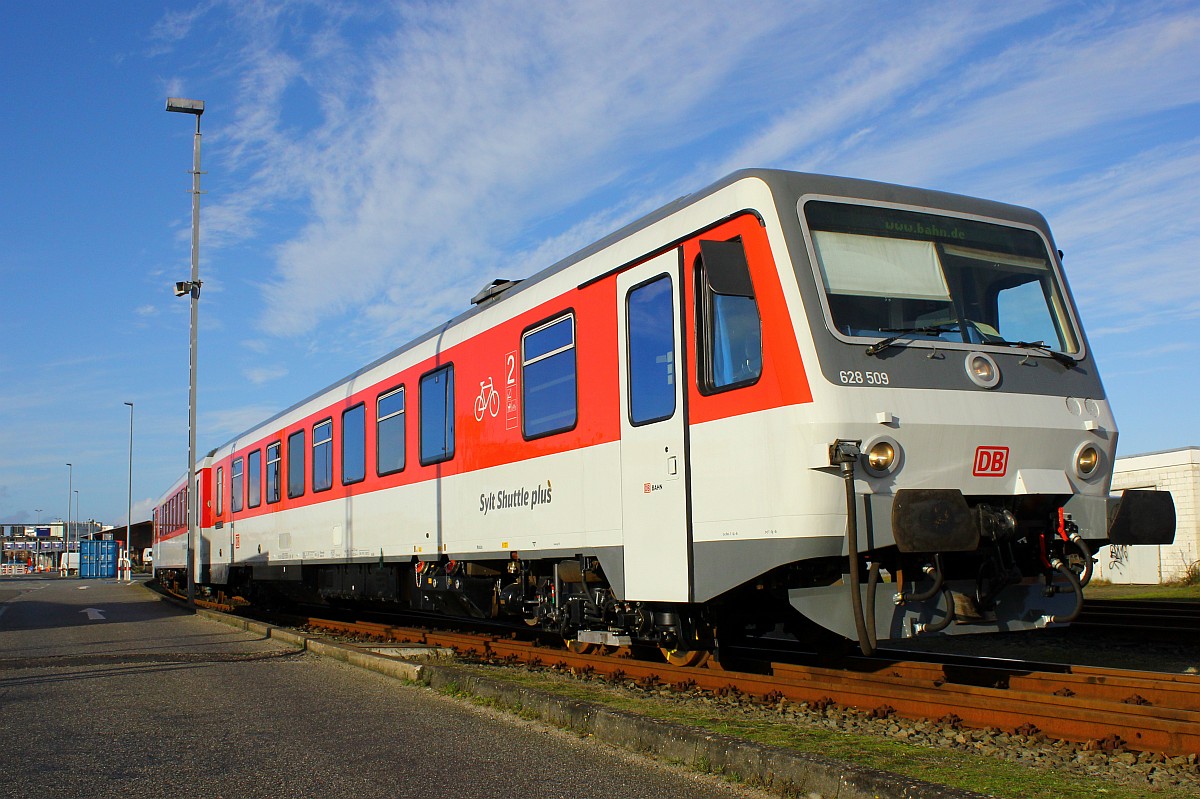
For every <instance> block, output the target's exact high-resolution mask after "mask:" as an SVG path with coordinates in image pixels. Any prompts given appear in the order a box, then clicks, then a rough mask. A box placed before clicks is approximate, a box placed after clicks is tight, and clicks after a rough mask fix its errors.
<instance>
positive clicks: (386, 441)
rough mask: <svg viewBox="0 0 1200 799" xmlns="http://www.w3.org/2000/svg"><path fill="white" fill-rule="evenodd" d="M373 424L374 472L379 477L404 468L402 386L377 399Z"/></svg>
mask: <svg viewBox="0 0 1200 799" xmlns="http://www.w3.org/2000/svg"><path fill="white" fill-rule="evenodd" d="M376 411H377V413H376V417H375V418H376V422H375V445H376V447H375V471H376V473H377V474H379V475H380V476H382V475H385V474H393V473H395V472H398V471H401V470H402V469H403V468H404V447H405V435H404V386H400V387H399V388H394V389H392V390H391V391H389V392H387V393H386V394H382V395H380V397H379V401H378V403H377V406H376Z"/></svg>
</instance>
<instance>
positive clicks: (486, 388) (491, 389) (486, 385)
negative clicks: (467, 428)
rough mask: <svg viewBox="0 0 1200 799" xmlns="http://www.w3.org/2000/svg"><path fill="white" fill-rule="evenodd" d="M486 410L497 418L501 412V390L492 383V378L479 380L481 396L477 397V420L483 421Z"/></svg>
mask: <svg viewBox="0 0 1200 799" xmlns="http://www.w3.org/2000/svg"><path fill="white" fill-rule="evenodd" d="M484 411H487V412H488V413H490V414H491V415H492V417H493V418H495V416H496V414H498V413H500V392H499V391H497V390H496V387H495V386H494V385H493V384H492V378H490V377H489V378H488V379H487V380H480V381H479V396H478V397H476V398H475V421H477V422H482V421H483V414H484Z"/></svg>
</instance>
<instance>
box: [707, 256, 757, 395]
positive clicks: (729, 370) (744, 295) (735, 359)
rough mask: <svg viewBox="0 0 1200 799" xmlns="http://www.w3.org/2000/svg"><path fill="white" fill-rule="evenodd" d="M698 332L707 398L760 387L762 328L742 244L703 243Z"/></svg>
mask: <svg viewBox="0 0 1200 799" xmlns="http://www.w3.org/2000/svg"><path fill="white" fill-rule="evenodd" d="M696 327H697V331H696V333H697V335H696V346H697V348H698V350H699V357H698V358H697V361H698V362H699V366H700V369H699V374H698V377H699V382H700V390H701V391H702V392H703V393H705V394H712V393H715V392H718V391H726V390H728V389H733V388H739V387H741V386H748V385H751V384H753V383H755V382H757V381H758V378H759V377H760V376H762V322H761V320H760V319H759V315H758V303H757V302H756V301H755V299H754V286H753V284H752V283H751V282H750V266H749V264H748V263H747V262H746V250H745V248H744V247H743V246H742V242H741V241H739V240H734V241H701V242H700V260H699V262H698V264H697V269H696Z"/></svg>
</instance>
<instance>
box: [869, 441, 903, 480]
mask: <svg viewBox="0 0 1200 799" xmlns="http://www.w3.org/2000/svg"><path fill="white" fill-rule="evenodd" d="M895 459H896V450H895V448H894V447H892V445H891V444H889V443H887V442H886V441H880V442H879V443H878V444H876V445H875V446H873V447H871V451H870V452H868V453H867V463H868V464H869V465H870V466H871V468H872V469H874V470H875V471H877V472H886V471H887V470H888V467H889V466H891V465H892V461H893V460H895Z"/></svg>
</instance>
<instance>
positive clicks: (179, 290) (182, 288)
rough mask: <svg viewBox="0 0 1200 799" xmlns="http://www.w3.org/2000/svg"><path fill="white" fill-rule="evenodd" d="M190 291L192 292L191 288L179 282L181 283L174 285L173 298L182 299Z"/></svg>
mask: <svg viewBox="0 0 1200 799" xmlns="http://www.w3.org/2000/svg"><path fill="white" fill-rule="evenodd" d="M191 290H192V287H191V285H189V284H188V283H187V282H181V283H176V284H175V296H176V297H182V296H184V295H185V294H187V293H188V292H189V291H191Z"/></svg>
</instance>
